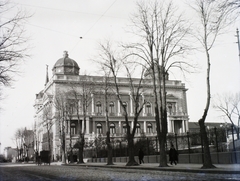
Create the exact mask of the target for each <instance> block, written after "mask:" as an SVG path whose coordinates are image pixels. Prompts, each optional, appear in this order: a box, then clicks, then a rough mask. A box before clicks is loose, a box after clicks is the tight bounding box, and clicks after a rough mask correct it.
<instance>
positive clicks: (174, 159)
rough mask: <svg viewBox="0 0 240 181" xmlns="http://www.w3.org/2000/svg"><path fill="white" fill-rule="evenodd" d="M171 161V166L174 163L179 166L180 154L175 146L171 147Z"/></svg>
mask: <svg viewBox="0 0 240 181" xmlns="http://www.w3.org/2000/svg"><path fill="white" fill-rule="evenodd" d="M169 161H170V164H171V165H172V163H174V164H175V165H177V162H178V152H177V150H176V149H175V148H174V146H173V145H171V148H170V150H169Z"/></svg>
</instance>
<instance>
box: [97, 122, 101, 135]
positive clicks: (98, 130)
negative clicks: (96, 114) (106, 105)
mask: <svg viewBox="0 0 240 181" xmlns="http://www.w3.org/2000/svg"><path fill="white" fill-rule="evenodd" d="M97 134H102V124H101V123H97Z"/></svg>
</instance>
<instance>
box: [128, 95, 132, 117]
mask: <svg viewBox="0 0 240 181" xmlns="http://www.w3.org/2000/svg"><path fill="white" fill-rule="evenodd" d="M129 97H130V116H133V99H132V94H131V93H129Z"/></svg>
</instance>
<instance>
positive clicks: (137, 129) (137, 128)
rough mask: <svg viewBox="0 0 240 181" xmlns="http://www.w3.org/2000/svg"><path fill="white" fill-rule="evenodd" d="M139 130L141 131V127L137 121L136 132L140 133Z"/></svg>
mask: <svg viewBox="0 0 240 181" xmlns="http://www.w3.org/2000/svg"><path fill="white" fill-rule="evenodd" d="M140 131H141V127H140V124H139V123H137V125H136V133H138V134H139V133H140Z"/></svg>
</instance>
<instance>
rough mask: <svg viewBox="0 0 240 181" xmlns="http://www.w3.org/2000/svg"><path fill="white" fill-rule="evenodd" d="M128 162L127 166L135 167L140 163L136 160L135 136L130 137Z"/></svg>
mask: <svg viewBox="0 0 240 181" xmlns="http://www.w3.org/2000/svg"><path fill="white" fill-rule="evenodd" d="M128 154H129V155H128V158H129V160H128V162H127V164H126V166H134V165H138V163H137V162H136V161H135V159H134V156H135V154H134V141H133V136H132V135H129V136H128Z"/></svg>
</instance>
